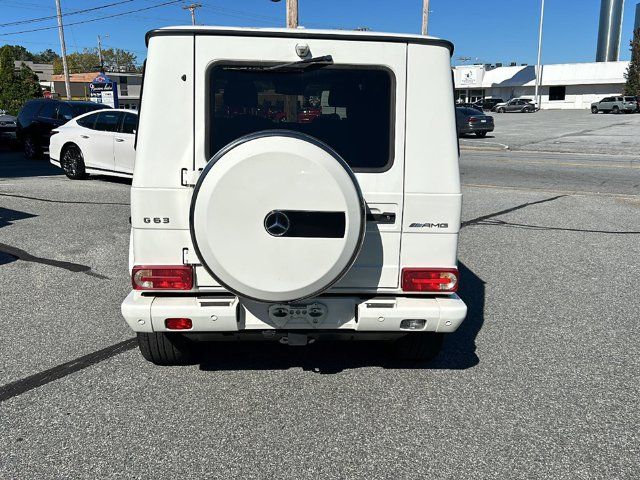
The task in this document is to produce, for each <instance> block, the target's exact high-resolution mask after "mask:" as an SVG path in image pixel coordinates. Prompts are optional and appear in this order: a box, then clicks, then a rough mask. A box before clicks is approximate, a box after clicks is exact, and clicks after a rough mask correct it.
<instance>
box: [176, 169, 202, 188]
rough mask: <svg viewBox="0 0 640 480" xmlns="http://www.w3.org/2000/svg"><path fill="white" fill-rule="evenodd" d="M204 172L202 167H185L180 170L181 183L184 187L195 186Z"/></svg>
mask: <svg viewBox="0 0 640 480" xmlns="http://www.w3.org/2000/svg"><path fill="white" fill-rule="evenodd" d="M201 173H202V169H201V168H199V169H198V170H189V169H187V168H183V169H181V170H180V185H182V186H184V187H193V186H194V185H195V184H196V183H197V182H198V178H199V177H200V174H201Z"/></svg>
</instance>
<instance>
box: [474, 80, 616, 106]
mask: <svg viewBox="0 0 640 480" xmlns="http://www.w3.org/2000/svg"><path fill="white" fill-rule="evenodd" d="M623 89H624V84H617V83H609V84H603V85H567V86H566V91H565V99H564V100H553V101H552V100H549V87H545V86H543V87H541V88H540V93H541V108H542V109H543V110H564V109H582V108H584V109H588V108H590V107H591V104H592V103H593V102H597V101H599V100H602V98H604V97H610V96H612V95H620V94H621V93H622V90H623ZM485 96H487V97H496V98H502V99H504V100H505V101H506V100H509V99H511V98H519V97H524V98H531V99H534V97H535V87H492V88H487V89H486V90H485Z"/></svg>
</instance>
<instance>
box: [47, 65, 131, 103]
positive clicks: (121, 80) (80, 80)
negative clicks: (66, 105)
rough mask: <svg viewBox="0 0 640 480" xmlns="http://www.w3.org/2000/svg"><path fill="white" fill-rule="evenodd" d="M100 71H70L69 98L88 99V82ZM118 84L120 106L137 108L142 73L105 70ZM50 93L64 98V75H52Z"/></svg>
mask: <svg viewBox="0 0 640 480" xmlns="http://www.w3.org/2000/svg"><path fill="white" fill-rule="evenodd" d="M99 74H100V72H88V73H72V74H70V75H69V77H70V78H69V80H70V90H71V98H72V99H73V100H90V97H91V89H90V88H89V84H90V83H91V81H92V80H93V79H94V78H96V77H97V76H98V75H99ZM105 74H106V75H107V76H108V77H109V78H111V79H112V80H114V81H115V82H116V83H117V85H118V99H119V104H120V105H119V106H120V108H131V109H133V110H137V109H138V108H139V106H140V88H141V87H142V75H141V74H139V73H119V72H105ZM51 91H52V93H53V94H54V95H55V96H57V97H61V98H64V97H66V95H67V90H66V88H65V83H64V76H63V75H53V88H52V89H51Z"/></svg>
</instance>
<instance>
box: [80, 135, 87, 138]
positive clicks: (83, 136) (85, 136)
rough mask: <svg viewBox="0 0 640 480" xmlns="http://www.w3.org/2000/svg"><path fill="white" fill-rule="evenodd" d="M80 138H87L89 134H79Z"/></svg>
mask: <svg viewBox="0 0 640 480" xmlns="http://www.w3.org/2000/svg"><path fill="white" fill-rule="evenodd" d="M80 138H89V135H80Z"/></svg>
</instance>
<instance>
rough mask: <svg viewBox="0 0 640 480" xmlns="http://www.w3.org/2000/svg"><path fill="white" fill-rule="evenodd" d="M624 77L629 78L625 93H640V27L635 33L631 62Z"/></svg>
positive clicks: (632, 42) (632, 41)
mask: <svg viewBox="0 0 640 480" xmlns="http://www.w3.org/2000/svg"><path fill="white" fill-rule="evenodd" d="M624 78H626V79H627V83H626V84H625V86H624V93H625V95H640V28H639V29H637V30H636V31H635V32H634V33H633V40H631V62H629V68H628V69H627V73H625V74H624Z"/></svg>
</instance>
